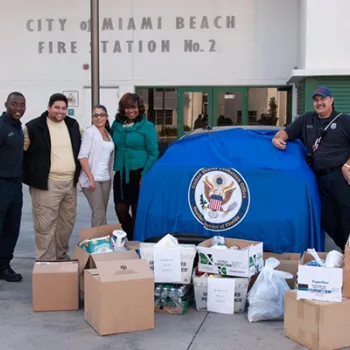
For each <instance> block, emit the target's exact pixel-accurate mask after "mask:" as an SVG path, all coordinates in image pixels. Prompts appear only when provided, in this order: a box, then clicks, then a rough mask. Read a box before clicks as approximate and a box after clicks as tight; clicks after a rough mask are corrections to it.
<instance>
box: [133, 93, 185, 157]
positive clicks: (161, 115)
mask: <svg viewBox="0 0 350 350" xmlns="http://www.w3.org/2000/svg"><path fill="white" fill-rule="evenodd" d="M136 93H137V94H138V95H140V96H141V97H142V98H143V100H144V104H145V108H146V117H147V119H148V120H149V121H150V122H152V123H153V124H154V125H155V127H156V130H157V135H158V144H159V151H160V156H162V155H163V154H164V152H165V151H166V149H167V148H168V146H169V145H170V144H171V143H172V142H174V141H176V140H177V138H178V124H179V121H178V116H177V89H176V88H171V87H167V88H165V87H138V88H136Z"/></svg>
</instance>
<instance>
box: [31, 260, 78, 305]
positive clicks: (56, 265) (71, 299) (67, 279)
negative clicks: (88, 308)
mask: <svg viewBox="0 0 350 350" xmlns="http://www.w3.org/2000/svg"><path fill="white" fill-rule="evenodd" d="M32 288H33V311H65V310H78V309H79V264H78V261H52V262H36V263H35V264H34V267H33V273H32Z"/></svg>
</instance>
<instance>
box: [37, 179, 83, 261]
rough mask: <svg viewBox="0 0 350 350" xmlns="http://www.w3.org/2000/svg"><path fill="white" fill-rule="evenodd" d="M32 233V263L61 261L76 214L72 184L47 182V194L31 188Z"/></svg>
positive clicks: (65, 252)
mask: <svg viewBox="0 0 350 350" xmlns="http://www.w3.org/2000/svg"><path fill="white" fill-rule="evenodd" d="M30 194H31V196H32V210H33V219H34V229H35V259H36V260H46V261H47V260H57V259H64V257H65V255H66V254H67V252H68V245H69V239H70V237H71V235H72V232H73V228H74V224H75V219H76V213H77V190H76V188H75V187H74V184H73V181H72V180H71V181H56V180H49V190H48V191H42V190H38V189H36V188H32V187H31V188H30Z"/></svg>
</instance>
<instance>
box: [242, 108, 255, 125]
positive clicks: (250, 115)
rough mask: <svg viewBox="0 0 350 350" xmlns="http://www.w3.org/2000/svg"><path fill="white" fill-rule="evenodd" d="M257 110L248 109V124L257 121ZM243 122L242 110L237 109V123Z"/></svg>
mask: <svg viewBox="0 0 350 350" xmlns="http://www.w3.org/2000/svg"><path fill="white" fill-rule="evenodd" d="M257 115H258V113H257V111H248V124H256V123H257ZM241 123H242V111H237V124H238V125H239V124H241Z"/></svg>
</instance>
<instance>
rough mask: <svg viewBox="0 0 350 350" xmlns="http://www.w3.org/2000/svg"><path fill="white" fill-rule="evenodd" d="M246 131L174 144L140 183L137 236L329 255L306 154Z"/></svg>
mask: <svg viewBox="0 0 350 350" xmlns="http://www.w3.org/2000/svg"><path fill="white" fill-rule="evenodd" d="M274 134H275V132H274V131H268V130H267V131H260V130H259V131H257V130H244V129H241V128H236V129H230V130H223V131H219V132H213V133H206V134H202V135H192V136H188V137H185V138H183V139H181V140H178V141H177V142H175V143H173V144H172V145H171V146H170V147H169V149H168V150H167V151H166V153H165V154H164V156H163V157H162V158H161V159H160V160H159V161H158V162H157V163H156V164H155V165H154V166H153V168H152V169H151V170H150V171H149V172H148V173H147V174H146V176H145V177H144V179H143V182H142V186H141V192H140V198H139V204H138V212H137V220H136V228H135V239H136V240H140V241H144V240H145V239H147V238H151V237H155V236H162V235H164V234H165V233H191V234H193V233H195V234H198V235H203V236H208V237H212V236H215V235H221V236H225V237H232V238H240V239H247V240H254V241H262V242H263V243H264V250H265V251H271V252H275V253H284V252H297V253H298V252H299V253H302V252H304V251H305V250H306V249H307V248H315V249H316V250H317V251H324V245H325V238H324V233H323V231H322V230H321V227H320V201H319V195H318V191H317V183H316V179H315V176H314V174H313V173H312V171H311V170H310V168H309V166H308V165H307V164H306V162H305V149H304V147H303V146H302V145H301V143H299V142H289V143H288V146H287V149H286V150H285V151H279V150H277V149H275V148H274V147H273V145H272V144H271V139H272V137H273V135H274Z"/></svg>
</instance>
